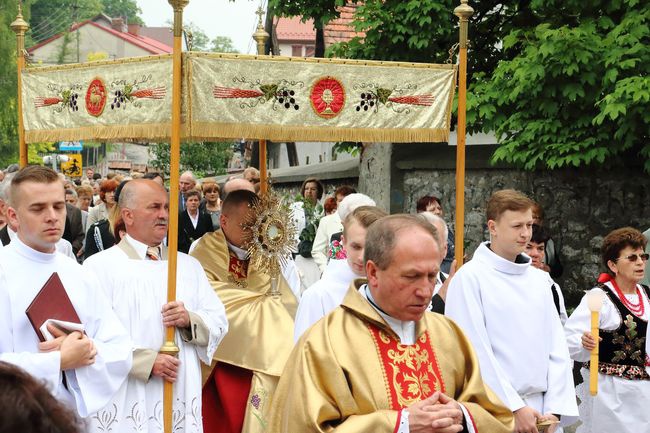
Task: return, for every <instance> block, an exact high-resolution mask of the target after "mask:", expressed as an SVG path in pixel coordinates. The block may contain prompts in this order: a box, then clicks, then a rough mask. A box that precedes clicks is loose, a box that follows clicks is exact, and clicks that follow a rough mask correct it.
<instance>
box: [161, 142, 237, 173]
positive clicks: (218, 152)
mask: <svg viewBox="0 0 650 433" xmlns="http://www.w3.org/2000/svg"><path fill="white" fill-rule="evenodd" d="M232 145H233V143H232V142H230V141H226V142H207V141H204V142H198V143H181V161H180V164H181V170H192V171H193V172H195V174H196V175H197V176H199V177H201V176H204V175H219V174H224V173H226V168H227V167H228V161H229V160H230V157H231V156H232ZM149 154H150V155H151V156H152V157H153V160H152V161H151V165H152V166H154V167H156V168H158V169H159V170H162V171H163V172H165V173H169V157H170V148H169V143H155V144H152V145H150V146H149Z"/></svg>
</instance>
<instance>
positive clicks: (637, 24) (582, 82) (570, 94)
mask: <svg viewBox="0 0 650 433" xmlns="http://www.w3.org/2000/svg"><path fill="white" fill-rule="evenodd" d="M275 1H276V2H277V3H283V2H280V1H279V0H275ZM306 3H308V4H305V2H304V1H296V2H290V4H289V5H286V6H284V7H283V6H281V5H278V8H279V9H280V10H282V11H283V13H284V14H287V15H289V14H293V15H301V16H304V17H313V16H326V17H327V16H331V14H332V7H336V6H337V5H338V1H337V0H322V1H320V2H311V1H306ZM457 5H458V2H457V1H456V0H453V1H452V0H368V1H366V2H364V3H363V4H359V6H358V8H357V10H356V13H355V19H354V22H353V26H354V28H355V30H357V31H359V32H363V33H364V36H363V37H358V38H354V39H353V40H351V41H349V42H346V43H341V44H337V45H334V46H333V47H331V48H330V49H329V51H328V55H334V56H338V57H348V58H367V59H377V60H395V61H397V60H401V61H424V62H436V63H440V62H444V61H445V60H446V59H447V58H448V53H447V52H448V50H449V48H450V47H451V46H452V45H453V44H455V43H456V42H457V40H458V25H457V23H458V19H457V18H456V17H455V16H454V15H453V9H454V7H456V6H457ZM471 5H472V7H473V8H474V9H475V11H476V13H475V15H474V17H473V18H472V20H471V23H470V35H469V38H470V54H469V77H468V78H469V93H468V101H467V103H468V129H469V130H470V131H483V132H496V133H497V136H499V137H500V145H499V148H498V149H497V151H496V152H495V154H494V160H497V161H499V160H500V161H506V162H509V163H512V164H516V165H520V166H522V167H525V168H528V169H532V168H535V167H547V168H556V167H563V166H567V165H571V166H584V165H589V164H596V165H598V164H600V163H604V162H605V161H607V162H608V163H612V162H616V161H618V160H619V158H620V157H621V156H624V155H632V156H634V155H639V156H641V158H643V160H644V162H645V167H646V170H647V171H649V172H650V142H649V140H648V136H649V135H650V130H649V126H648V125H650V122H649V120H650V117H649V116H650V110H649V108H650V107H649V100H650V81H649V80H650V78H648V69H649V68H650V66H649V65H650V57H649V56H650V49H649V48H648V47H650V34H649V30H648V29H649V23H648V19H649V14H650V8H649V7H648V6H647V2H646V3H642V2H640V1H639V0H614V1H607V0H588V1H587V3H585V2H584V1H577V0H568V1H566V0H564V1H560V0H524V1H507V2H497V1H483V0H477V1H471ZM318 8H320V11H319V10H318Z"/></svg>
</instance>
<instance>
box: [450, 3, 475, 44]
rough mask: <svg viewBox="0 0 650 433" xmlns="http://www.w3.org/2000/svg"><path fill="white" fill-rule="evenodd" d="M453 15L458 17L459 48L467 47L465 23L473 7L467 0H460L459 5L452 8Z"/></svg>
mask: <svg viewBox="0 0 650 433" xmlns="http://www.w3.org/2000/svg"><path fill="white" fill-rule="evenodd" d="M454 15H456V16H457V17H458V18H459V19H460V41H459V42H460V48H467V27H468V26H467V23H468V21H469V18H470V17H471V16H472V15H474V9H472V7H471V6H470V5H468V4H467V0H460V6H457V7H456V9H454Z"/></svg>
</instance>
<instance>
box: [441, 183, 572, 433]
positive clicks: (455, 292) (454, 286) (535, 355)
mask: <svg viewBox="0 0 650 433" xmlns="http://www.w3.org/2000/svg"><path fill="white" fill-rule="evenodd" d="M532 206H533V201H532V200H530V199H529V198H528V197H526V196H525V195H523V194H522V193H520V192H518V191H514V190H502V191H497V192H495V193H494V194H493V195H492V196H491V197H490V199H489V201H488V204H487V220H488V221H487V223H488V224H487V225H488V229H489V231H490V239H491V241H490V242H485V243H482V244H481V245H479V247H478V248H477V249H476V252H475V253H474V256H473V258H472V260H471V261H470V262H469V263H467V264H465V265H464V266H463V267H461V268H460V269H459V270H458V271H457V272H456V275H455V276H454V278H453V280H452V281H451V285H450V287H449V293H448V294H447V304H446V309H445V315H447V316H449V317H450V318H452V319H453V320H455V321H456V322H457V323H458V324H459V325H460V326H461V328H463V330H464V331H465V333H466V334H467V336H468V337H469V339H470V340H471V341H472V344H473V346H474V348H475V350H476V352H477V355H478V358H479V362H480V365H481V373H482V375H483V379H484V380H485V382H486V383H487V384H488V385H489V386H490V388H492V390H493V391H494V392H495V393H496V394H497V395H498V396H499V397H500V398H501V400H502V401H503V402H504V403H505V404H506V406H508V407H509V408H510V409H511V410H512V411H513V413H514V415H515V430H514V431H515V432H517V433H537V428H536V424H537V423H538V422H540V421H546V420H552V421H555V420H557V419H558V418H561V421H562V424H563V425H568V424H570V423H572V422H573V421H574V420H575V417H576V416H577V415H578V408H577V404H576V398H575V391H574V385H573V377H572V373H571V361H570V358H569V352H568V349H567V344H566V341H565V339H564V334H563V330H562V324H561V323H560V319H559V317H558V314H557V311H556V309H555V305H554V304H553V297H552V294H551V291H550V290H549V285H548V278H547V277H546V275H545V273H544V272H543V271H541V270H539V269H536V268H534V267H533V266H531V260H530V257H528V256H526V255H524V254H523V251H524V248H525V247H526V244H527V242H528V241H529V240H530V237H531V233H532V232H531V229H532V224H533V217H532V210H531V209H532Z"/></svg>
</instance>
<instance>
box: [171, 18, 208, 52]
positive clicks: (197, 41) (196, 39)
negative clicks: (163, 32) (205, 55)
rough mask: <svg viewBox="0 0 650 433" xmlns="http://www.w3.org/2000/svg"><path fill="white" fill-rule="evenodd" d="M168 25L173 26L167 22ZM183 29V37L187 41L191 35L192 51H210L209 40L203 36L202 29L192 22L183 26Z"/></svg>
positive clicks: (206, 36)
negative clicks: (184, 36)
mask: <svg viewBox="0 0 650 433" xmlns="http://www.w3.org/2000/svg"><path fill="white" fill-rule="evenodd" d="M169 25H170V26H173V23H172V22H171V21H169ZM183 29H184V30H185V35H186V37H187V38H188V39H189V38H190V35H191V45H192V51H209V50H210V38H209V37H208V35H206V34H205V32H204V31H203V29H201V28H200V27H199V26H197V25H196V24H194V23H192V22H189V23H187V24H186V25H185V26H183Z"/></svg>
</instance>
